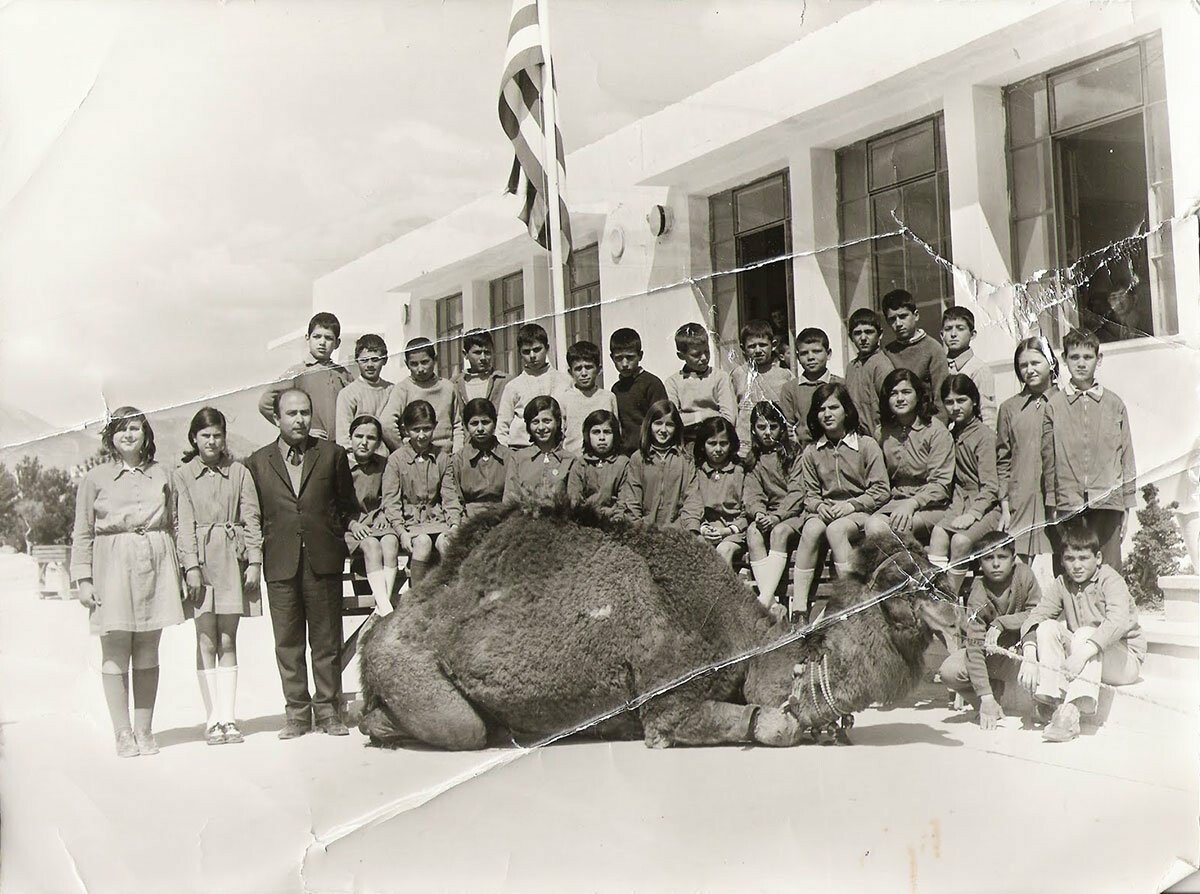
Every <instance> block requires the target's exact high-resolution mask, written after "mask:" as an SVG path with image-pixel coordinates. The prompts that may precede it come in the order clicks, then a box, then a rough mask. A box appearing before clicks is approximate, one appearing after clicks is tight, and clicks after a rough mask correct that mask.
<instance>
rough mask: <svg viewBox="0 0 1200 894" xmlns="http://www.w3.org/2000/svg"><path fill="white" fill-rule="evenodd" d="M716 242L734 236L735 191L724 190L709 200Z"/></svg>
mask: <svg viewBox="0 0 1200 894" xmlns="http://www.w3.org/2000/svg"><path fill="white" fill-rule="evenodd" d="M708 214H709V217H710V218H711V219H712V221H711V223H712V237H713V241H714V242H720V241H724V240H726V239H732V238H733V192H732V190H731V191H729V192H723V193H720V194H719V195H715V196H713V197H712V198H710V199H709V200H708Z"/></svg>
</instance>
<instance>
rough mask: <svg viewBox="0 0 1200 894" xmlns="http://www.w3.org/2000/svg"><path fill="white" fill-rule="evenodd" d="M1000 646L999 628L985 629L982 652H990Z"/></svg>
mask: <svg viewBox="0 0 1200 894" xmlns="http://www.w3.org/2000/svg"><path fill="white" fill-rule="evenodd" d="M999 645H1000V628H999V627H996V626H994V625H993V626H991V627H989V628H988V629H987V635H986V636H984V638H983V651H984V652H985V653H986V652H990V651H991V650H992V649H995V648H996V647H997V646H999Z"/></svg>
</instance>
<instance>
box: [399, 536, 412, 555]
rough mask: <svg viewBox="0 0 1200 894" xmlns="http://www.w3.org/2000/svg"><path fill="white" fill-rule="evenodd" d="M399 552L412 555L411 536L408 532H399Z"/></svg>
mask: <svg viewBox="0 0 1200 894" xmlns="http://www.w3.org/2000/svg"><path fill="white" fill-rule="evenodd" d="M400 551H401V552H403V553H407V554H408V555H410V556H411V555H412V535H411V534H409V533H408V531H401V532H400Z"/></svg>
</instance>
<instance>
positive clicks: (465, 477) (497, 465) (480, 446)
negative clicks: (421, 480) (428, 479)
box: [446, 397, 512, 518]
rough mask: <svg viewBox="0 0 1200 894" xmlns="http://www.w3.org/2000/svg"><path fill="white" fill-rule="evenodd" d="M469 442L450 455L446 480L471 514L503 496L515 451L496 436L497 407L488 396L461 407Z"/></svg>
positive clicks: (494, 502)
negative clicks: (505, 480) (506, 477)
mask: <svg viewBox="0 0 1200 894" xmlns="http://www.w3.org/2000/svg"><path fill="white" fill-rule="evenodd" d="M462 418H463V428H464V429H465V431H466V433H467V442H466V444H464V445H463V448H462V450H460V451H458V453H456V454H454V456H452V457H451V458H450V466H449V468H448V470H447V472H446V484H447V486H448V487H450V488H452V489H453V490H454V491H455V493H456V494H457V496H458V501H459V503H460V504H461V505H462V511H463V516H464V517H465V518H470V517H471V516H473V515H476V514H478V513H479V512H480V511H481V510H483V509H487V508H488V507H489V506H495V505H497V504H499V503H500V501H501V500H503V499H504V477H505V473H506V472H507V470H508V467H509V466H510V465H511V464H512V452H511V451H510V450H509V449H508V448H507V447H505V446H504V445H503V444H501V443H500V442H499V441H497V440H496V407H495V405H494V404H493V403H492V402H491V401H490V400H488V399H487V398H485V397H474V398H471V400H469V401H467V403H466V405H465V406H464V407H463V411H462Z"/></svg>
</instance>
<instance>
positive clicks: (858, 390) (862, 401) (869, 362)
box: [846, 348, 896, 431]
mask: <svg viewBox="0 0 1200 894" xmlns="http://www.w3.org/2000/svg"><path fill="white" fill-rule="evenodd" d="M895 368H896V364H895V363H893V362H892V358H891V356H889V355H888V353H887V351H885V350H883V348H876V349H875V350H874V351H872V352H871V353H870V354H867V355H865V356H864V355H863V354H859V355H858V356H857V357H855V358H854V359H853V360H851V361H850V362H849V363H848V364H847V365H846V390H847V391H849V392H850V399H851V400H852V401H854V408H855V409H856V410H858V419H859V422H860V423H862V426H863V428H865V429H866V430H867V431H875V429H877V428H879V421H880V420H879V392H880V390H881V389H882V388H883V380H884V379H885V378H887V374H888V373H890V372H891V371H892V370H893V369H895Z"/></svg>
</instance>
